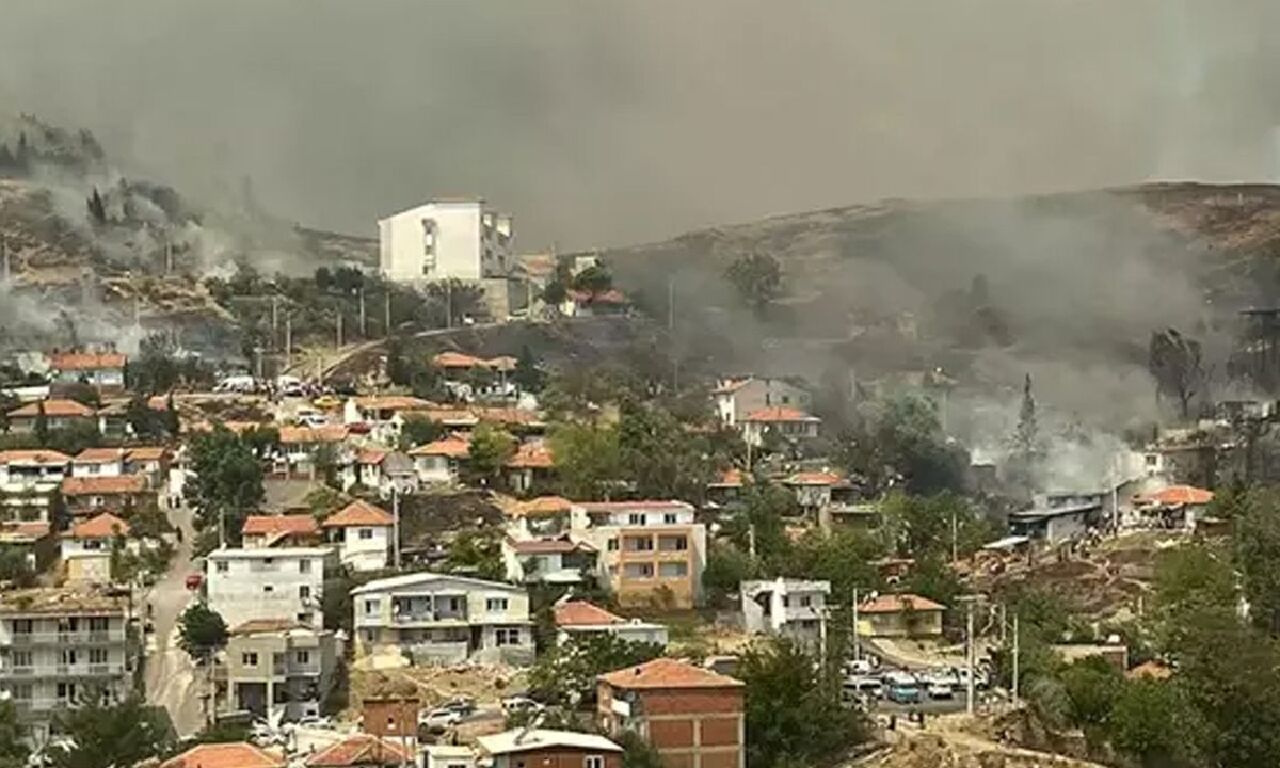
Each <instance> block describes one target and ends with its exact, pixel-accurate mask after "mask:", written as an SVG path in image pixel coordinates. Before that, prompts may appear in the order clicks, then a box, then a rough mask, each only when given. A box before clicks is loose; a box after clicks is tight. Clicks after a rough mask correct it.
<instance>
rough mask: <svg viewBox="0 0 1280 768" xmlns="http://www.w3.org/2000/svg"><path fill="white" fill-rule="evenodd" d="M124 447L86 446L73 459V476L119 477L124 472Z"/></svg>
mask: <svg viewBox="0 0 1280 768" xmlns="http://www.w3.org/2000/svg"><path fill="white" fill-rule="evenodd" d="M124 457H125V450H124V449H123V448H85V449H84V450H83V451H81V452H80V453H77V454H76V456H75V458H74V459H72V460H71V476H72V477H119V476H120V475H123V474H124Z"/></svg>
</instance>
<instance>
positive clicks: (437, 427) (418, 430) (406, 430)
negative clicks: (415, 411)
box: [399, 416, 444, 451]
mask: <svg viewBox="0 0 1280 768" xmlns="http://www.w3.org/2000/svg"><path fill="white" fill-rule="evenodd" d="M443 436H444V427H443V426H441V424H440V422H438V421H434V420H432V419H430V418H427V417H426V416H409V417H407V418H406V419H405V420H404V425H403V426H401V428H400V442H399V444H400V450H402V451H407V450H409V449H410V448H417V447H418V446H420V445H426V444H427V443H430V442H433V441H435V440H439V439H440V438H441V437H443Z"/></svg>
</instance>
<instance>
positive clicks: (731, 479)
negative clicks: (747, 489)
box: [707, 467, 742, 488]
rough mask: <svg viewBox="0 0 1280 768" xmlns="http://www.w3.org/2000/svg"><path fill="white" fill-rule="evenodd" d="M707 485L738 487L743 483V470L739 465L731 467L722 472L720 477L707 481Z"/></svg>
mask: <svg viewBox="0 0 1280 768" xmlns="http://www.w3.org/2000/svg"><path fill="white" fill-rule="evenodd" d="M707 485H717V486H723V487H729V488H737V487H740V486H741V485H742V470H740V469H738V468H737V467H730V468H729V469H726V470H725V471H723V472H721V473H720V477H718V478H716V479H715V480H712V481H711V482H709V483H707Z"/></svg>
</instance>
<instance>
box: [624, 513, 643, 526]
mask: <svg viewBox="0 0 1280 768" xmlns="http://www.w3.org/2000/svg"><path fill="white" fill-rule="evenodd" d="M627 525H644V515H636V514H632V515H627Z"/></svg>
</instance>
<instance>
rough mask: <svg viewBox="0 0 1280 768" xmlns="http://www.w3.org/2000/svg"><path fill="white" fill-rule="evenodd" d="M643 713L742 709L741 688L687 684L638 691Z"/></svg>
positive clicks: (696, 712)
mask: <svg viewBox="0 0 1280 768" xmlns="http://www.w3.org/2000/svg"><path fill="white" fill-rule="evenodd" d="M640 702H641V711H643V712H644V714H645V715H679V714H693V715H712V714H737V713H740V712H742V706H743V705H742V689H741V688H688V689H684V690H645V691H640Z"/></svg>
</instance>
